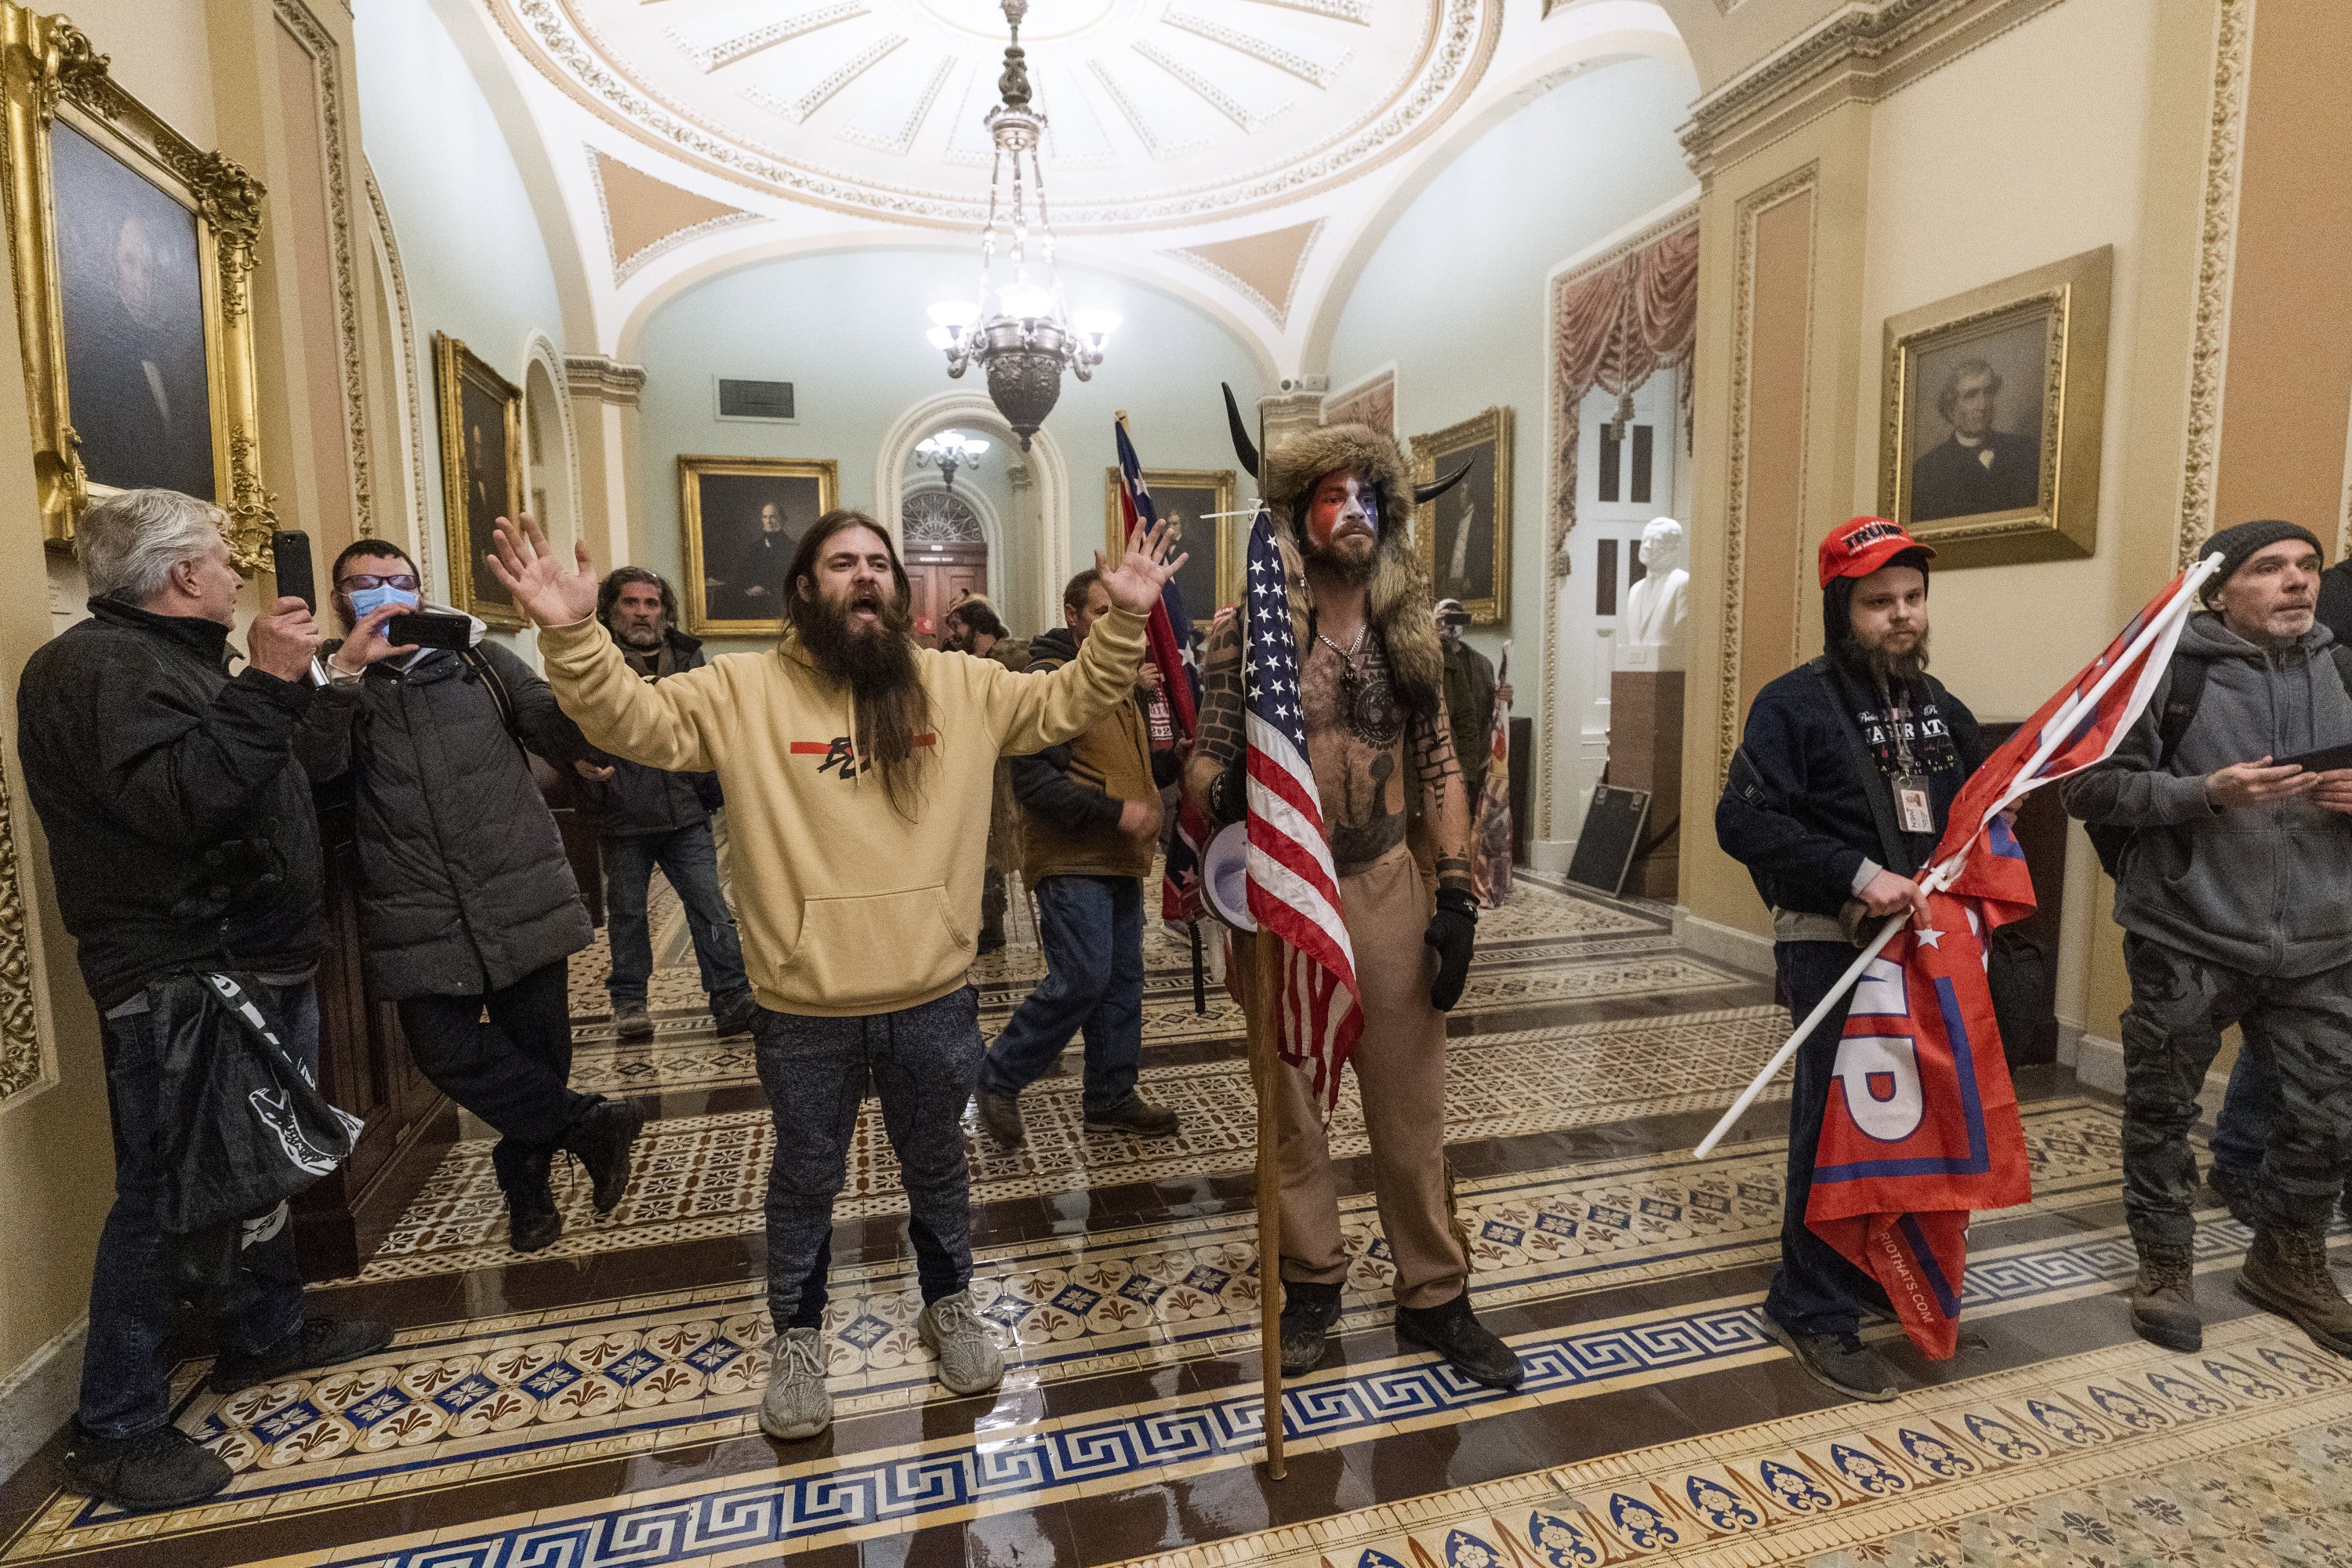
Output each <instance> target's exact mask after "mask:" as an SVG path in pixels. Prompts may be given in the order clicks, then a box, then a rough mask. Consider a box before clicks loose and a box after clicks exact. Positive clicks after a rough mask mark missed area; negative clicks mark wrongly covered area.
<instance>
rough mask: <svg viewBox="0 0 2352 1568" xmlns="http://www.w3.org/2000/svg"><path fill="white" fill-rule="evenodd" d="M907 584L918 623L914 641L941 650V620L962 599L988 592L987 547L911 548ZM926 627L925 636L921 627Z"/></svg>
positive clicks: (926, 544)
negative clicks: (924, 625)
mask: <svg viewBox="0 0 2352 1568" xmlns="http://www.w3.org/2000/svg"><path fill="white" fill-rule="evenodd" d="M907 584H908V588H909V590H910V591H911V597H912V599H913V605H912V606H911V608H912V611H913V614H914V616H915V620H916V623H917V629H916V640H917V641H919V642H920V643H921V644H922V645H923V646H924V647H939V646H940V617H941V616H945V615H946V614H947V611H948V606H949V605H952V604H954V603H955V602H956V600H957V599H958V598H959V597H961V595H965V594H967V593H971V594H985V593H987V592H988V546H987V545H986V544H971V543H964V542H957V543H952V544H931V543H923V544H913V545H909V546H908V552H907ZM924 623H929V626H930V628H931V629H930V631H929V634H928V635H926V634H925V633H924V632H923V631H922V630H921V626H922V625H923V624H924Z"/></svg>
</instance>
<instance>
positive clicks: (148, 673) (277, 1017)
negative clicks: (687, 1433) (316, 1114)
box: [16, 489, 392, 1509]
mask: <svg viewBox="0 0 2352 1568" xmlns="http://www.w3.org/2000/svg"><path fill="white" fill-rule="evenodd" d="M221 522H222V513H221V510H220V509H219V508H217V507H215V506H212V505H210V504H208V503H206V502H205V501H200V500H194V498H192V497H189V496H184V495H182V494H180V493H178V492H177V491H174V490H155V489H149V490H126V491H123V492H121V494H118V495H113V496H110V497H108V498H106V499H105V500H100V501H98V502H96V503H95V504H93V505H92V506H91V507H90V508H89V510H88V511H86V512H85V513H84V514H83V516H82V520H81V523H80V527H79V530H78V531H77V534H76V537H75V541H74V542H75V548H76V551H77V552H78V553H79V556H80V558H81V565H82V572H83V574H84V576H85V577H86V578H87V579H88V582H89V613H90V618H89V620H86V621H83V622H81V623H80V624H79V625H77V626H73V627H71V628H69V629H68V630H67V631H66V632H65V633H63V634H62V635H61V636H59V637H57V638H56V639H54V640H53V641H51V642H49V643H48V644H47V646H45V647H41V648H39V649H38V650H37V651H36V652H35V653H34V655H33V657H32V658H30V659H29V660H27V661H26V666H25V673H24V678H23V679H22V680H21V681H20V682H19V683H18V685H17V688H16V745H17V752H18V755H19V756H20V757H21V758H22V760H23V763H24V768H25V784H26V789H27V791H28V792H29V793H30V795H31V796H32V801H33V809H34V810H35V811H36V812H37V813H38V814H39V816H40V818H41V826H43V828H44V829H46V830H47V835H48V842H49V859H50V865H51V868H52V871H53V879H54V881H55V883H56V887H57V895H58V910H59V911H60V912H61V913H62V914H63V915H64V917H65V923H66V929H67V930H68V931H71V932H72V933H73V935H74V937H75V939H76V941H77V942H79V949H80V950H79V958H80V962H81V972H82V978H83V980H84V982H85V983H86V984H88V985H89V994H90V996H91V999H92V1000H93V1001H94V1002H96V1004H97V1005H98V1010H99V1012H100V1015H102V1016H101V1018H100V1039H101V1042H102V1045H103V1048H104V1052H105V1060H106V1089H107V1099H108V1101H109V1104H110V1107H111V1110H112V1121H113V1131H114V1170H115V1175H114V1206H113V1208H112V1209H111V1210H110V1211H109V1213H108V1215H107V1218H106V1226H105V1228H104V1229H103V1230H102V1231H101V1232H100V1236H99V1241H98V1258H97V1261H96V1264H95V1267H94V1268H93V1270H92V1278H91V1281H90V1292H89V1348H88V1350H87V1351H86V1352H85V1353H84V1356H83V1361H82V1381H81V1401H80V1408H79V1412H78V1413H77V1415H76V1416H75V1419H74V1422H73V1426H72V1429H71V1432H70V1433H69V1435H68V1444H67V1448H66V1455H65V1464H64V1468H65V1475H66V1484H67V1485H68V1486H69V1487H71V1488H73V1489H76V1490H79V1491H83V1492H87V1493H89V1495H90V1496H92V1497H97V1498H102V1499H104V1500H107V1501H109V1502H111V1503H114V1504H117V1505H118V1506H121V1507H123V1508H127V1509H154V1508H171V1507H179V1506H184V1505H185V1504H188V1503H191V1502H194V1501H195V1500H198V1499H201V1498H205V1497H209V1496H211V1495H212V1494H213V1493H215V1492H217V1491H219V1490H220V1489H222V1488H223V1487H225V1486H226V1485H227V1484H228V1481H229V1468H228V1466H227V1465H226V1463H224V1462H223V1461H222V1460H221V1459H220V1458H218V1457H217V1456H216V1455H215V1454H213V1453H212V1452H211V1451H210V1450H208V1449H206V1448H205V1447H203V1446H202V1445H201V1444H200V1443H198V1442H197V1441H196V1439H195V1438H194V1437H192V1436H188V1435H187V1434H186V1433H184V1432H182V1431H181V1430H180V1429H179V1428H178V1427H177V1426H173V1423H172V1412H171V1394H170V1389H169V1387H168V1386H167V1384H166V1383H165V1380H164V1373H165V1370H166V1364H167V1363H165V1361H164V1350H165V1345H166V1342H168V1341H169V1339H170V1338H171V1334H172V1329H173V1316H174V1308H175V1300H174V1298H175V1296H177V1295H179V1294H184V1293H191V1294H200V1295H201V1296H202V1297H203V1298H204V1299H203V1300H201V1302H200V1305H202V1306H204V1307H205V1308H207V1309H209V1310H211V1311H212V1312H213V1314H214V1316H215V1320H216V1321H217V1324H218V1340H219V1352H218V1355H217V1357H216V1359H215V1362H214V1363H213V1371H212V1376H211V1382H212V1386H213V1387H214V1388H215V1389H219V1390H224V1391H235V1390H236V1389H240V1388H245V1387H247V1386H249V1385H251V1384H257V1383H267V1382H271V1381H274V1380H276V1379H278V1378H282V1377H284V1376H286V1375H288V1374H289V1373H293V1372H296V1371H299V1370H301V1369H304V1368H310V1367H320V1366H327V1365H331V1364H332V1363H336V1362H341V1361H349V1360H351V1359H352V1358H353V1357H355V1356H362V1355H365V1354H368V1353H369V1352H373V1351H376V1350H380V1349H382V1348H383V1346H384V1345H386V1344H388V1343H389V1342H391V1339H392V1331H391V1330H390V1329H389V1328H388V1327H386V1326H385V1325H384V1324H383V1323H381V1322H372V1321H335V1320H332V1319H328V1318H319V1317H312V1316H310V1315H309V1314H308V1313H306V1312H305V1310H304V1308H303V1301H302V1288H301V1275H300V1274H299V1272H298V1271H297V1269H296V1268H295V1263H294V1246H293V1236H292V1233H291V1231H290V1230H289V1228H288V1226H287V1215H286V1210H285V1206H284V1205H279V1206H278V1209H276V1210H275V1211H273V1212H272V1213H271V1214H269V1215H263V1216H260V1217H259V1218H258V1219H256V1220H250V1221H248V1222H247V1224H246V1225H245V1226H243V1227H242V1234H241V1236H239V1237H226V1238H225V1239H224V1241H223V1242H222V1243H221V1248H222V1251H223V1252H224V1253H225V1254H233V1256H234V1259H235V1261H234V1262H233V1263H232V1264H229V1265H228V1266H227V1267H226V1268H216V1269H215V1273H214V1276H213V1277H212V1278H210V1279H207V1280H206V1281H205V1284H204V1287H203V1288H202V1289H201V1290H200V1291H199V1290H195V1289H193V1288H192V1286H191V1285H190V1282H189V1276H190V1273H191V1271H192V1270H191V1264H192V1255H193V1253H194V1250H195V1246H194V1244H195V1243H196V1240H197V1238H195V1237H179V1236H174V1235H173V1234H171V1233H169V1232H168V1231H167V1230H166V1229H165V1226H164V1223H163V1197H164V1193H165V1190H166V1187H167V1176H168V1172H169V1170H170V1169H171V1165H170V1160H171V1156H170V1154H169V1153H168V1149H169V1147H170V1145H172V1144H173V1142H176V1141H177V1139H176V1137H175V1135H174V1132H173V1129H171V1128H167V1127H166V1126H164V1125H163V1120H164V1118H163V1113H162V1110H161V1107H160V1104H159V1101H160V1098H161V1096H160V1094H159V1088H160V1080H161V1077H162V1071H163V1050H164V1046H165V1044H166V1040H165V1036H166V1033H167V1028H166V1026H165V1024H164V1022H163V1020H165V1019H168V1018H171V1017H173V1016H174V1015H175V1014H176V1013H178V1012H179V1011H181V1010H182V1008H183V1006H184V1004H185V1002H186V1001H187V999H188V992H189V988H190V987H192V986H194V985H196V984H201V982H200V981H199V979H198V977H199V976H202V975H207V974H215V975H232V976H240V977H243V978H244V979H246V980H249V981H251V982H253V983H254V984H256V986H257V989H258V993H259V994H256V995H255V996H254V997H253V1000H254V1001H255V1002H257V1003H258V1004H259V1005H261V1006H262V1007H263V1008H264V1009H265V1011H266V1014H267V1016H268V1017H269V1018H270V1020H271V1022H272V1023H273V1024H274V1025H275V1026H277V1029H278V1034H279V1037H280V1038H281V1040H282V1042H283V1044H284V1045H285V1046H286V1047H287V1048H288V1050H289V1052H290V1053H291V1054H292V1055H293V1056H295V1057H296V1058H298V1059H299V1060H300V1061H301V1062H302V1063H303V1064H304V1065H305V1066H306V1067H307V1068H309V1069H310V1071H311V1072H312V1073H313V1074H314V1075H315V1073H316V1071H317V1068H318V1052H319V1006H318V998H317V996H316V994H314V992H313V990H312V984H311V982H312V976H313V975H314V973H316V971H317V968H318V963H319V956H320V952H321V951H322V949H323V946H324V942H325V930H326V928H325V922H324V920H323V918H322V914H323V911H322V907H321V891H322V884H323V879H324V868H323V865H322V863H321V860H320V853H319V826H318V821H317V818H316V816H314V815H313V813H312V810H311V804H310V778H309V776H308V774H307V773H306V770H305V768H304V766H303V760H302V759H301V758H300V757H299V755H298V750H299V748H298V744H297V733H298V730H299V724H300V721H301V718H302V715H303V713H304V711H305V710H307V709H308V708H309V706H310V701H311V699H312V696H313V694H314V692H315V690H316V687H315V685H314V683H313V682H312V681H311V680H310V661H311V658H312V655H313V653H314V652H315V650H316V649H317V648H318V647H319V631H318V627H317V626H315V625H313V624H312V622H311V619H310V611H309V610H307V609H305V608H304V607H303V605H302V601H301V600H299V599H297V598H281V599H278V601H277V602H276V603H275V604H274V605H271V606H270V608H269V610H268V614H266V615H262V616H257V617H256V618H255V620H254V622H253V624H252V626H251V627H250V628H249V629H248V631H247V637H246V646H247V658H246V660H245V668H243V669H239V670H236V671H235V673H231V671H232V668H233V666H234V664H235V662H236V658H237V655H236V649H235V648H233V647H231V646H230V645H229V640H228V639H229V632H230V629H231V628H232V627H233V626H235V624H236V609H237V595H238V591H239V589H240V587H241V586H242V584H241V582H240V580H239V578H238V576H237V573H236V567H235V566H234V565H232V564H231V563H230V559H229V550H228V542H227V540H226V537H224V535H223V534H222V531H221ZM389 614H390V610H389V609H387V610H386V611H385V612H383V616H376V617H373V619H374V621H375V624H376V625H377V626H380V625H381V624H382V620H383V617H384V616H388V615H389ZM371 629H373V628H371ZM373 646H375V647H383V639H382V638H380V637H379V638H376V639H375V640H374V645H373ZM386 651H390V650H389V649H387V650H386ZM183 1131H184V1130H183Z"/></svg>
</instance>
